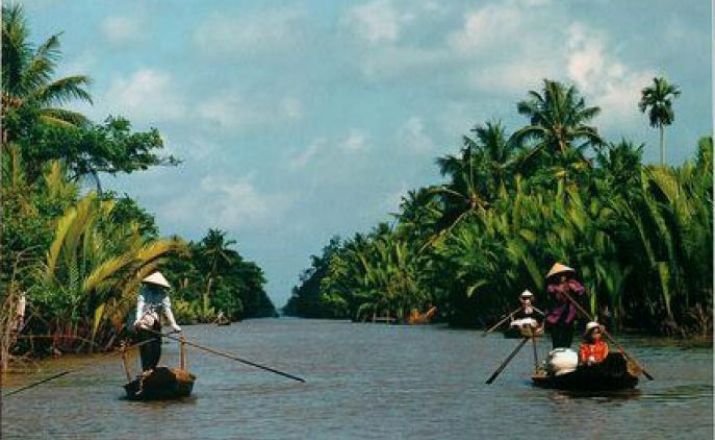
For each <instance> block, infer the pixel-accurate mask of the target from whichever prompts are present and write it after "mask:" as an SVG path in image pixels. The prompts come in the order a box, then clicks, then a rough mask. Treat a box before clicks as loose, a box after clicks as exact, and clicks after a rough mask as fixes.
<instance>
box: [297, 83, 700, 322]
mask: <svg viewBox="0 0 715 440" xmlns="http://www.w3.org/2000/svg"><path fill="white" fill-rule="evenodd" d="M644 86H646V85H644ZM678 94H680V91H679V90H678V89H677V87H675V86H672V85H669V84H668V82H667V81H666V80H665V79H663V78H656V79H655V80H654V85H652V86H648V87H646V88H645V89H644V90H643V99H642V100H641V102H640V108H641V110H642V111H643V112H646V111H649V120H650V123H651V124H652V125H653V126H654V127H657V128H658V129H659V130H660V134H661V136H660V139H661V151H662V153H661V154H662V155H664V154H665V146H664V143H663V133H664V130H665V127H666V126H667V125H670V124H671V123H673V121H674V113H673V108H672V99H673V98H675V97H677V96H678ZM638 104H639V103H635V102H634V103H633V105H634V106H636V105H638ZM516 110H517V112H518V113H519V114H520V115H523V116H524V119H525V120H524V124H525V125H524V126H523V127H519V128H517V129H516V130H514V131H510V130H508V129H507V127H505V126H504V125H503V124H502V123H501V122H499V121H487V122H485V123H479V124H477V125H476V126H475V127H474V128H473V129H472V130H471V132H470V133H469V134H468V135H466V136H464V138H463V144H462V145H461V147H460V148H459V150H458V151H457V152H455V153H454V154H450V155H446V156H443V157H439V158H437V160H436V165H437V167H438V168H439V171H440V173H441V175H442V176H443V177H444V180H443V182H440V183H436V184H434V185H431V186H427V187H424V188H419V189H416V190H413V191H410V192H408V193H407V194H405V195H404V196H403V198H402V203H401V205H400V209H399V212H398V213H397V214H395V215H394V222H392V223H389V224H388V223H381V224H379V225H377V226H376V227H375V228H374V229H373V230H372V231H370V232H369V233H357V234H355V235H354V236H353V237H351V238H348V239H340V238H338V237H336V238H334V239H332V240H331V241H330V243H329V244H328V245H327V246H326V247H325V248H324V249H323V252H322V254H321V255H319V256H313V257H312V262H311V267H310V268H309V269H307V270H305V271H304V272H303V274H302V275H301V279H300V283H299V284H298V285H297V286H296V287H295V288H294V290H293V296H292V297H291V298H290V300H289V301H288V303H287V305H286V306H285V308H284V312H285V313H286V314H288V315H296V316H306V317H316V318H342V319H345V318H348V319H353V320H357V321H362V320H370V319H372V318H373V317H395V318H397V319H398V320H400V321H404V320H405V318H406V317H407V315H408V314H409V313H410V312H411V311H412V310H413V309H417V310H420V311H424V310H426V309H427V308H429V307H430V306H431V305H436V306H437V307H438V308H439V311H440V317H441V319H443V320H446V321H448V322H449V323H450V324H452V325H458V326H479V325H485V324H487V323H492V322H495V321H496V320H498V317H499V316H501V315H502V314H503V313H505V312H508V311H510V310H512V309H513V308H514V306H515V305H516V304H517V301H516V297H517V296H518V294H519V293H520V292H521V291H523V290H524V289H530V290H532V291H534V292H537V296H541V298H540V300H541V302H542V303H545V302H547V298H546V297H545V295H544V294H543V292H544V291H545V286H544V275H545V273H546V272H547V271H548V269H549V267H550V266H551V265H552V264H553V263H554V262H555V261H561V262H564V263H566V264H568V265H571V266H573V267H576V268H577V269H578V272H579V277H580V278H581V279H582V280H583V282H584V284H585V286H586V287H587V289H588V291H589V292H591V293H592V295H591V307H592V312H594V313H595V314H597V315H598V316H600V317H602V319H606V318H608V319H609V320H610V321H611V322H613V323H614V324H615V325H616V326H618V327H628V328H634V329H642V330H648V331H651V332H656V333H660V334H677V335H686V334H700V335H709V334H711V332H712V296H713V292H712V285H713V278H712V275H713V267H712V263H713V253H712V241H713V236H712V227H713V224H712V212H713V205H712V200H713V199H712V185H713V182H712V168H713V162H712V152H713V146H712V138H711V137H703V138H702V139H701V140H700V141H699V143H698V145H697V150H696V154H695V156H694V157H692V158H691V159H690V160H688V161H687V162H685V163H683V164H681V165H678V166H672V165H666V164H663V165H651V164H644V163H643V157H642V156H643V150H644V148H645V146H644V145H643V144H638V143H634V142H632V141H629V140H616V141H611V140H608V139H604V138H603V137H602V136H601V134H600V132H599V130H598V128H597V127H596V126H594V125H592V122H593V120H594V118H595V117H596V116H597V115H598V114H599V113H600V112H601V111H602V109H600V108H598V107H592V106H589V105H588V104H587V103H586V101H585V99H584V98H583V97H582V96H581V95H580V94H579V92H578V90H577V89H576V88H575V87H573V86H570V85H568V84H563V83H560V82H557V81H550V80H544V82H543V88H542V89H541V90H535V91H529V92H528V94H527V96H526V99H524V100H523V101H521V102H519V103H518V104H517V106H516ZM603 111H608V109H603ZM537 304H538V303H537Z"/></svg>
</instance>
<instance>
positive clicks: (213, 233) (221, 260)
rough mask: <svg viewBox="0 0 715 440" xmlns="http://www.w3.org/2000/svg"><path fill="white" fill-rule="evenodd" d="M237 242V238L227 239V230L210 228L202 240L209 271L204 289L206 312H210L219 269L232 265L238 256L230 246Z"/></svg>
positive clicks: (202, 250) (203, 253)
mask: <svg viewBox="0 0 715 440" xmlns="http://www.w3.org/2000/svg"><path fill="white" fill-rule="evenodd" d="M234 244H236V240H226V232H224V231H221V230H219V229H209V232H208V234H206V237H204V238H203V239H202V240H201V250H200V252H201V254H202V255H203V256H204V257H205V259H206V263H207V265H208V269H209V273H208V276H207V278H206V290H205V291H204V299H203V303H204V304H203V306H204V313H208V309H209V297H210V295H211V288H212V286H213V284H214V283H215V281H216V277H217V276H218V273H219V269H221V268H222V267H224V266H226V265H231V264H232V263H233V262H234V261H235V260H236V258H237V255H236V252H235V251H234V250H232V249H229V246H231V245H234Z"/></svg>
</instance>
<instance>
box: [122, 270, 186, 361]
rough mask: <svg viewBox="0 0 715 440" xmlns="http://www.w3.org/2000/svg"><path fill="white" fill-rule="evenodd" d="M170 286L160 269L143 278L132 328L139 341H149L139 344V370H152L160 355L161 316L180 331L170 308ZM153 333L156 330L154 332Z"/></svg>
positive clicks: (175, 329) (173, 328)
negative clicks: (140, 365)
mask: <svg viewBox="0 0 715 440" xmlns="http://www.w3.org/2000/svg"><path fill="white" fill-rule="evenodd" d="M170 288H171V286H170V285H169V282H168V281H167V280H166V278H164V275H162V273H161V272H159V271H157V272H154V273H152V274H151V275H149V276H148V277H146V278H144V279H143V280H142V286H141V289H140V290H139V296H138V298H137V313H136V320H135V321H134V329H135V330H136V332H137V335H138V339H139V342H144V341H150V342H147V343H145V344H143V345H141V346H140V347H139V354H140V357H141V364H142V371H143V372H144V373H148V372H151V371H152V370H153V369H154V368H155V367H156V365H157V364H158V363H159V358H161V336H159V335H157V334H156V333H161V317H162V315H164V316H165V317H166V320H167V321H168V322H169V325H170V326H171V329H172V330H173V331H175V332H180V331H181V327H179V325H178V324H176V320H175V319H174V313H173V312H172V311H171V301H170V300H169V289H170ZM155 332H156V333H155Z"/></svg>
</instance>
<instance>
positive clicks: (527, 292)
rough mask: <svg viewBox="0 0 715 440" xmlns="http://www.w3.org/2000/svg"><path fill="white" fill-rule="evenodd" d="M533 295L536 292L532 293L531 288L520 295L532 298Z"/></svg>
mask: <svg viewBox="0 0 715 440" xmlns="http://www.w3.org/2000/svg"><path fill="white" fill-rule="evenodd" d="M533 296H534V294H533V293H531V291H530V290H529V289H526V290H525V291H523V292H521V295H519V297H521V298H531V297H533Z"/></svg>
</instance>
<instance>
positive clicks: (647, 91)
mask: <svg viewBox="0 0 715 440" xmlns="http://www.w3.org/2000/svg"><path fill="white" fill-rule="evenodd" d="M678 96H680V89H679V88H678V86H677V85H675V84H670V83H669V82H668V80H667V79H665V78H663V77H662V76H661V77H656V78H653V84H652V85H650V86H648V87H646V88H644V89H643V90H641V100H640V102H639V103H638V108H639V109H640V111H641V112H642V113H645V112H646V111H647V112H648V119H649V121H650V125H651V127H658V130H659V131H660V164H661V165H665V126H666V125H670V124H672V123H673V121H674V120H675V112H674V111H673V99H675V98H677V97H678Z"/></svg>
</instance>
